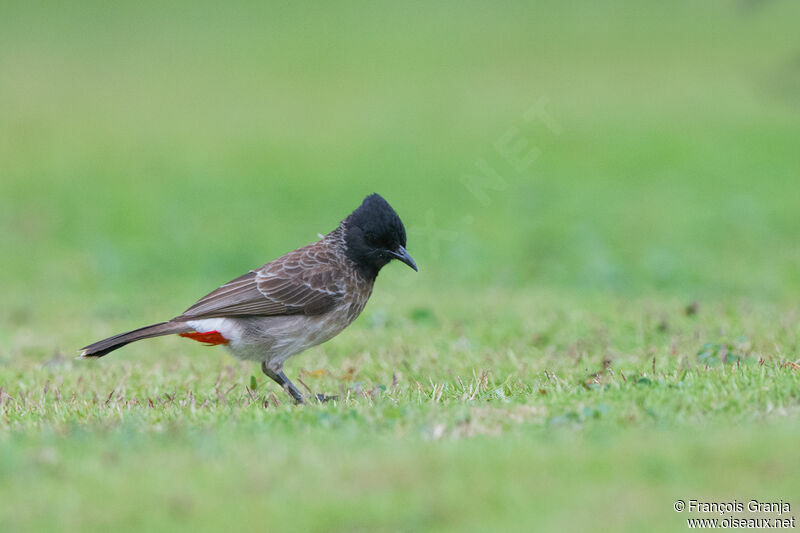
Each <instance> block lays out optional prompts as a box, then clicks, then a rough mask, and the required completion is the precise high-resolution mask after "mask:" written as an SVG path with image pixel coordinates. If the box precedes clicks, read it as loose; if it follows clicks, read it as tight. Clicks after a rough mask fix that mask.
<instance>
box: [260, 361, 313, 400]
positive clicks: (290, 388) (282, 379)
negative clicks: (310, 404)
mask: <svg viewBox="0 0 800 533" xmlns="http://www.w3.org/2000/svg"><path fill="white" fill-rule="evenodd" d="M261 371H262V372H264V373H265V374H266V375H267V376H268V377H269V378H270V379H271V380H272V381H274V382H275V383H277V384H278V385H280V386H281V387H283V390H285V391H286V392H287V393H288V394H289V395H290V396H291V397H292V398H294V401H295V403H298V404H301V403H305V402H304V401H303V395H302V394H300V391H299V390H297V387H295V386H294V383H292V382H291V381H289V378H287V377H286V374H284V373H283V370H278V371H277V372H275V371H273V370H271V369H270V368H269V367H268V366H267V362H266V361H263V362H262V363H261Z"/></svg>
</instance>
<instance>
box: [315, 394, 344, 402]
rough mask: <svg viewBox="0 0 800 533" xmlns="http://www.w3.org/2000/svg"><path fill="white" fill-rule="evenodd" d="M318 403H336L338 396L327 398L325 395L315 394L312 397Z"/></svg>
mask: <svg viewBox="0 0 800 533" xmlns="http://www.w3.org/2000/svg"><path fill="white" fill-rule="evenodd" d="M314 396H315V397H316V399H317V401H318V402H319V403H325V402H330V401H336V400H338V399H339V397H338V396H328V395H327V394H315V395H314Z"/></svg>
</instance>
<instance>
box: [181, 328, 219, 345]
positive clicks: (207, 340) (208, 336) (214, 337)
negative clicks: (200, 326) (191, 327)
mask: <svg viewBox="0 0 800 533" xmlns="http://www.w3.org/2000/svg"><path fill="white" fill-rule="evenodd" d="M180 336H181V337H186V338H187V339H192V340H195V341H197V342H202V343H204V344H205V345H206V346H217V345H219V344H228V343H229V342H230V341H229V340H228V339H226V338H225V337H223V336H222V333H220V332H219V331H206V332H205V333H200V332H199V331H193V332H192V333H181V334H180Z"/></svg>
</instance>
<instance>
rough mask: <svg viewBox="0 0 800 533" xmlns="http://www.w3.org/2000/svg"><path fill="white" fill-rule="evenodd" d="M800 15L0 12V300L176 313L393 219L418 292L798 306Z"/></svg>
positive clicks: (299, 8)
mask: <svg viewBox="0 0 800 533" xmlns="http://www.w3.org/2000/svg"><path fill="white" fill-rule="evenodd" d="M798 14H800V10H799V9H798V6H797V5H796V3H794V2H788V1H763V2H736V1H715V2H704V3H702V4H700V5H698V4H697V3H695V2H674V3H672V2H671V3H669V4H663V3H659V2H646V3H641V2H604V3H596V2H570V3H563V2H536V3H513V2H509V3H492V4H482V3H472V2H467V3H464V2H458V3H437V4H436V5H428V4H409V5H391V4H388V3H364V4H362V3H344V4H341V5H336V6H332V5H329V4H327V3H322V2H320V3H315V4H313V5H308V4H304V5H291V4H289V3H278V4H276V3H258V2H252V3H243V4H234V5H226V6H220V5H217V4H213V3H203V2H193V3H184V4H177V3H176V4H172V5H169V6H165V5H163V3H160V2H141V3H136V5H127V6H126V5H117V4H113V5H112V4H107V3H103V2H96V3H94V2H82V3H78V4H76V3H70V4H69V5H66V4H63V5H62V4H59V3H49V2H13V1H11V2H8V1H7V2H3V3H2V5H1V6H0V172H2V178H1V179H0V183H1V185H0V187H1V189H0V217H2V218H0V244H1V245H2V248H3V249H4V250H6V253H4V254H2V255H1V256H0V269H1V270H2V272H4V275H3V276H2V279H1V280H0V290H2V292H3V293H4V294H6V295H8V294H9V293H11V294H12V295H14V294H17V293H18V294H19V296H18V297H20V298H23V299H27V298H30V297H38V296H40V295H41V296H42V297H43V298H45V299H47V300H48V301H51V302H52V303H54V304H55V303H56V302H57V299H56V298H54V296H53V295H54V294H55V292H54V291H57V292H58V293H59V294H65V293H66V294H73V293H79V294H81V295H83V296H86V297H88V296H91V297H92V298H101V299H108V301H109V302H111V303H112V304H114V305H118V304H120V302H123V301H127V300H128V299H130V298H133V299H138V298H144V299H147V298H152V297H153V295H154V294H159V298H164V297H166V298H171V294H172V293H175V294H176V298H175V302H178V303H180V304H181V305H179V306H178V307H174V306H171V307H170V308H171V309H173V310H175V311H176V312H177V311H179V310H180V309H179V308H180V307H181V306H182V305H183V303H184V302H186V301H187V298H189V299H191V298H194V297H197V296H199V295H200V293H202V292H203V291H205V290H206V289H207V288H208V286H209V283H211V284H218V283H222V282H224V281H226V280H227V279H229V278H231V277H232V276H235V275H237V274H238V273H239V272H241V271H243V270H246V269H249V268H252V267H254V266H257V265H259V264H261V263H263V262H265V261H267V260H269V259H271V258H273V257H275V256H277V255H279V254H281V253H283V252H285V251H288V250H290V249H293V248H294V247H296V246H298V245H300V244H304V243H306V242H309V241H311V240H313V239H314V238H315V236H316V234H317V233H319V232H327V231H328V230H330V229H331V228H333V227H335V225H336V224H337V223H338V221H339V220H340V219H341V218H342V217H343V216H344V215H346V214H347V213H348V212H349V211H350V210H351V209H352V208H354V207H355V206H356V205H357V204H358V203H359V201H360V200H361V198H362V197H363V196H364V195H366V194H367V193H370V192H373V191H378V192H380V193H381V194H383V195H384V196H385V197H386V198H388V199H389V201H390V202H391V203H392V204H393V205H394V206H395V208H396V209H397V210H398V211H399V212H400V214H401V215H402V216H403V218H404V220H405V221H406V225H407V226H408V228H409V230H410V238H409V248H410V249H411V250H412V251H413V252H414V254H415V255H416V257H417V258H418V262H419V263H420V265H421V266H422V268H423V273H422V274H421V275H420V276H418V277H416V278H415V279H414V283H416V284H431V285H436V286H443V285H444V286H447V285H455V286H459V287H460V286H463V285H464V284H465V283H470V284H473V286H477V287H484V286H492V285H504V286H519V285H544V286H553V285H559V286H564V287H570V288H573V287H576V288H579V289H581V290H585V289H599V290H607V289H610V290H614V291H652V290H668V291H675V292H681V293H697V292H701V293H704V294H707V295H723V296H724V295H730V294H746V295H761V296H765V297H780V296H792V297H796V296H797V295H798V294H800V268H798V267H800V241H799V240H798V238H797V237H798V235H800V216H798V215H797V208H798V206H799V205H800V180H798V175H799V174H800V158H799V157H798V156H797V147H798V145H800V122H799V121H798V119H799V118H800V43H798V41H797V36H796V32H795V30H796V22H797V20H798V18H797V17H798ZM536 106H544V109H545V110H546V111H547V114H548V116H549V117H551V122H552V123H553V124H554V125H556V126H557V128H552V127H548V125H547V121H545V120H541V119H540V118H539V116H536V117H534V118H532V119H530V117H529V116H526V113H527V112H528V111H529V110H530V109H531V108H534V107H536ZM508 139H510V140H511V143H513V142H522V143H527V146H525V145H523V146H522V148H521V149H520V148H517V151H518V153H521V154H524V153H527V152H529V151H530V150H534V151H535V152H534V155H536V158H535V160H534V161H532V162H531V163H530V164H527V166H526V165H518V166H515V165H514V164H513V161H512V160H510V159H509V158H506V157H504V156H503V155H502V153H501V150H498V148H497V145H499V144H503V143H504V141H506V140H508ZM507 144H508V143H507ZM481 161H484V162H485V164H486V165H488V166H489V167H491V168H492V169H493V170H494V171H495V172H496V173H497V175H498V176H500V178H501V179H502V181H503V183H502V185H503V188H502V190H496V189H495V188H493V186H494V183H493V182H492V180H484V181H479V182H478V184H479V185H477V187H478V188H479V189H480V190H481V192H482V194H474V193H473V189H475V187H476V186H475V185H473V182H472V181H471V179H468V178H467V176H469V175H475V174H479V171H478V170H477V166H479V165H480V164H481V163H480V162H481ZM520 167H524V168H520ZM387 285H388V284H387ZM126 287H127V290H126ZM145 287H146V290H145ZM166 287H170V288H169V290H168V292H167V293H166V294H165V293H163V292H161V291H162V290H165V288H166ZM387 290H391V288H388V287H387ZM109 293H111V294H109ZM114 293H116V294H117V295H120V294H122V293H125V294H124V298H123V297H122V296H115V295H114ZM6 297H8V296H6ZM12 297H13V296H12Z"/></svg>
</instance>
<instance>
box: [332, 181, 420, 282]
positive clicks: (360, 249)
mask: <svg viewBox="0 0 800 533" xmlns="http://www.w3.org/2000/svg"><path fill="white" fill-rule="evenodd" d="M344 240H345V244H346V248H347V249H346V253H347V257H349V258H350V259H351V260H352V261H353V262H354V263H355V264H356V265H357V266H358V268H359V270H360V271H361V272H362V274H364V275H365V276H367V277H368V278H375V277H376V276H377V275H378V272H379V271H380V269H381V268H383V267H384V266H385V265H386V264H388V263H389V261H391V260H392V259H398V260H400V261H402V262H403V263H405V264H407V265H408V266H410V267H411V268H413V269H414V270H417V264H416V263H415V262H414V260H413V259H412V258H411V256H410V255H408V252H407V251H406V228H405V227H404V226H403V222H402V221H401V220H400V217H399V216H397V213H395V211H394V209H392V206H390V205H389V202H387V201H386V200H384V199H383V198H382V197H381V196H380V195H379V194H370V195H369V196H367V197H366V198H364V201H363V202H362V203H361V205H360V206H359V207H358V209H356V210H355V211H353V212H352V213H351V214H350V216H348V217H347V218H346V219H345V235H344Z"/></svg>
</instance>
